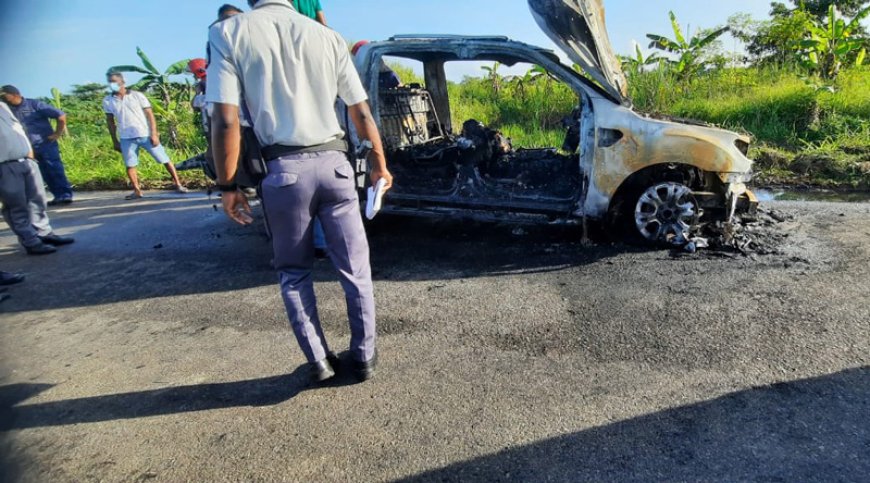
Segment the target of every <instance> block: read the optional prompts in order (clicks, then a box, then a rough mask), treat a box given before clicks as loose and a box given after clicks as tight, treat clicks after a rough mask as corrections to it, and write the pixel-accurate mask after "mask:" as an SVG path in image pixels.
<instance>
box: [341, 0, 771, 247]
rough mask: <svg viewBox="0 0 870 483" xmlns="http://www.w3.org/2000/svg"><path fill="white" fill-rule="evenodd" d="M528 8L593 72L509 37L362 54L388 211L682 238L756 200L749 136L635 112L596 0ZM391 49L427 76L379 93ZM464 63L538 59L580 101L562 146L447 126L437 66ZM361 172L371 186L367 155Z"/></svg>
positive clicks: (428, 42)
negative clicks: (386, 176)
mask: <svg viewBox="0 0 870 483" xmlns="http://www.w3.org/2000/svg"><path fill="white" fill-rule="evenodd" d="M529 6H530V8H531V11H532V14H533V16H534V17H535V19H536V21H537V22H538V24H539V25H540V26H541V28H542V29H543V30H544V31H545V33H547V35H548V36H549V37H550V38H551V39H553V41H554V42H555V43H556V44H557V45H559V46H560V47H562V48H563V50H564V51H565V53H566V54H567V55H568V56H569V58H570V59H571V60H573V61H574V62H576V63H577V64H578V65H579V66H581V67H582V69H583V70H584V73H585V74H586V75H587V76H588V77H586V76H583V75H581V74H578V73H577V72H575V71H574V70H573V69H572V68H570V67H567V66H565V65H564V64H563V63H562V62H561V61H560V60H559V58H558V56H557V55H556V54H555V53H554V52H552V51H550V50H546V49H543V48H539V47H535V46H531V45H528V44H524V43H520V42H515V41H511V40H509V39H508V38H506V37H460V36H427V35H408V36H396V37H393V38H391V39H389V40H388V41H384V42H376V43H371V44H368V45H366V46H365V47H363V48H362V49H361V50H360V51H359V53H358V54H357V57H356V63H357V69H358V70H359V72H360V75H361V77H362V79H363V82H364V85H365V86H366V89H367V90H368V92H369V95H370V102H371V107H372V112H373V114H374V116H375V118H376V119H377V122H378V125H379V127H380V128H381V132H382V136H383V138H384V142H385V149H386V150H387V153H386V155H387V161H388V164H389V167H390V170H391V171H392V172H393V174H394V176H395V181H394V187H393V189H392V190H391V191H390V192H389V194H388V195H387V197H386V199H385V202H384V207H383V212H385V213H390V214H397V215H412V216H436V217H441V216H450V217H467V218H473V219H478V220H488V221H507V222H537V221H539V222H545V223H575V222H578V221H581V220H585V219H591V220H602V221H603V220H617V221H621V222H625V224H627V225H628V226H629V227H632V228H631V229H632V231H633V232H635V234H637V235H639V236H641V237H643V238H644V239H646V240H648V241H651V242H668V243H682V242H685V240H686V238H687V237H688V236H689V234H690V232H691V230H692V229H693V227H696V226H698V225H699V224H702V223H705V222H709V221H724V220H730V218H732V217H733V216H734V214H735V213H736V212H737V211H747V210H752V209H754V207H755V206H756V205H757V202H756V201H755V199H754V196H753V195H752V193H751V192H750V191H749V190H747V188H746V183H747V182H749V181H750V179H751V173H752V161H750V160H749V159H748V158H747V156H746V154H747V152H748V149H749V142H750V139H749V138H748V137H747V136H744V135H741V134H737V133H733V132H729V131H726V130H722V129H717V128H714V127H711V126H705V125H701V124H699V123H691V122H680V121H675V120H665V119H653V118H650V117H647V116H643V115H641V114H638V113H636V112H634V111H633V110H632V109H631V107H630V101H629V100H628V98H627V96H626V80H625V77H624V75H623V73H622V71H621V68H620V67H619V64H618V62H617V60H616V57H615V56H614V54H613V52H612V50H611V47H610V42H609V40H608V38H607V33H606V30H605V26H604V11H603V8H602V6H601V2H600V0H529ZM385 57H390V58H404V59H412V60H415V61H419V62H420V63H422V65H423V78H424V82H425V85H411V86H403V87H398V88H393V89H381V88H380V87H379V77H380V75H381V72H382V66H383V62H384V58H385ZM462 61H497V62H500V63H502V64H506V65H509V66H510V65H514V64H516V63H529V64H534V65H538V66H541V67H543V68H544V69H546V71H547V72H548V74H549V75H551V76H552V77H553V78H555V79H557V80H559V81H561V82H563V83H564V84H566V85H567V86H569V87H570V88H571V89H572V90H573V91H574V92H575V93H576V94H577V98H578V105H577V108H576V109H575V110H574V112H573V113H570V115H568V116H567V118H566V121H565V125H566V135H565V136H566V137H565V142H564V143H563V145H562V146H561V147H560V148H558V149H557V147H555V146H554V147H553V148H550V149H514V147H513V146H511V144H510V141H509V140H508V139H506V138H505V137H504V136H502V135H501V134H500V133H498V132H497V131H494V130H492V129H489V128H487V127H486V126H483V125H482V124H480V123H479V122H477V121H475V120H468V121H466V122H464V123H463V125H462V126H454V125H453V123H452V121H451V105H450V99H449V94H448V83H447V76H446V73H445V64H446V63H448V62H462ZM590 79H592V80H590ZM567 114H569V113H566V115H567ZM357 169H358V175H359V176H358V180H359V183H360V188H365V183H366V179H367V176H365V171H366V167H365V163H364V162H363V161H360V162H359V163H358V166H357Z"/></svg>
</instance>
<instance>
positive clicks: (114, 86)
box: [109, 82, 121, 93]
mask: <svg viewBox="0 0 870 483" xmlns="http://www.w3.org/2000/svg"><path fill="white" fill-rule="evenodd" d="M109 90H110V91H112V92H113V93H117V92H121V84H118V83H117V82H109Z"/></svg>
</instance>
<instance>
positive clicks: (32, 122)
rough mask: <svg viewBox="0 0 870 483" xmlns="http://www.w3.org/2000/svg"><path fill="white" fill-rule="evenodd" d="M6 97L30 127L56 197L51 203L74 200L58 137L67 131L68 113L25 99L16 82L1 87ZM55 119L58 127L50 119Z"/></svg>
mask: <svg viewBox="0 0 870 483" xmlns="http://www.w3.org/2000/svg"><path fill="white" fill-rule="evenodd" d="M0 99H2V100H3V102H5V103H6V104H7V105H9V108H10V109H11V110H12V113H13V114H14V115H15V117H16V118H18V121H19V122H21V124H22V125H23V126H24V129H25V130H26V131H27V137H28V138H29V139H30V144H31V145H33V152H34V154H36V160H37V162H38V163H39V170H40V171H41V172H42V177H43V178H44V179H45V183H46V184H47V185H48V189H49V191H51V194H52V195H54V199H53V200H52V201H49V202H48V204H49V205H51V206H55V205H66V204H70V203H72V200H73V191H72V186H71V185H70V183H69V180H68V179H67V177H66V170H65V169H64V166H63V160H62V159H61V157H60V147H59V146H58V144H57V140H58V138H59V137H61V136H62V135H63V133H64V132H65V131H66V114H65V113H64V112H63V111H61V110H60V109H58V108H56V107H53V106H51V105H49V104H46V103H45V102H42V101H37V100H36V99H25V98H24V97H22V96H21V92H20V91H19V90H18V89H17V88H15V86H3V87H0ZM51 119H54V120H55V121H56V125H55V127H52V126H51V122H50V120H51Z"/></svg>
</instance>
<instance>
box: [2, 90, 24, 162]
mask: <svg viewBox="0 0 870 483" xmlns="http://www.w3.org/2000/svg"><path fill="white" fill-rule="evenodd" d="M28 154H30V141H28V140H27V134H26V133H25V132H24V126H22V125H21V123H20V122H18V119H16V117H15V116H14V115H12V110H11V109H9V106H7V105H6V103H4V102H0V163H4V162H6V161H17V160H19V159H21V158H26V157H27V155H28Z"/></svg>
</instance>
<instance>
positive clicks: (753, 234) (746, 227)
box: [697, 208, 794, 255]
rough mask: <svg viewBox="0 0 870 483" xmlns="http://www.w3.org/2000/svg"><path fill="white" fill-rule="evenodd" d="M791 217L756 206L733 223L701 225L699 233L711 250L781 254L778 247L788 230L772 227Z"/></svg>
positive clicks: (789, 219)
mask: <svg viewBox="0 0 870 483" xmlns="http://www.w3.org/2000/svg"><path fill="white" fill-rule="evenodd" d="M792 220H794V216H792V215H787V214H785V213H782V212H780V211H777V210H765V209H761V208H759V209H758V212H757V213H756V214H754V215H743V216H740V217H738V218H737V220H736V221H735V222H733V223H725V222H717V223H713V224H710V225H708V226H706V227H704V229H703V230H702V232H703V233H704V235H705V237H706V238H707V240H708V241H709V248H710V249H712V250H718V251H732V252H738V253H740V254H742V255H750V254H757V255H778V254H781V253H782V250H781V249H780V247H781V246H782V244H783V243H782V242H783V241H784V240H785V239H786V238H788V233H784V232H782V231H778V230H775V229H774V227H776V225H779V224H781V223H785V222H787V221H792ZM697 248H700V247H697Z"/></svg>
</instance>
